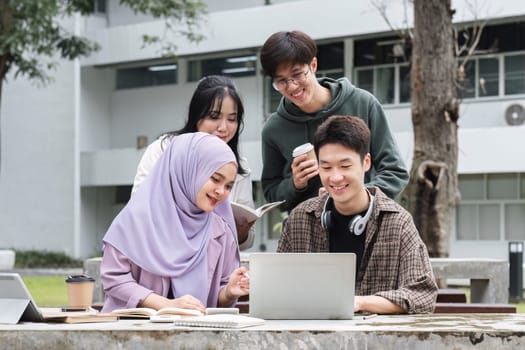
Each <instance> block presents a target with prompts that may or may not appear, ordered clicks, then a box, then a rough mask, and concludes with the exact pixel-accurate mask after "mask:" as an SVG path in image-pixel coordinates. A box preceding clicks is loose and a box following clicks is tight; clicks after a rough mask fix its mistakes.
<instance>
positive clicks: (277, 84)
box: [272, 67, 310, 91]
mask: <svg viewBox="0 0 525 350" xmlns="http://www.w3.org/2000/svg"><path fill="white" fill-rule="evenodd" d="M309 71H310V67H308V69H307V70H306V72H299V73H294V74H292V77H291V78H288V79H279V80H274V81H273V82H272V86H273V88H274V89H275V90H277V91H281V90H284V89H286V87H287V86H288V83H294V84H295V85H298V84H303V83H304V82H305V81H306V76H307V75H308V72H309Z"/></svg>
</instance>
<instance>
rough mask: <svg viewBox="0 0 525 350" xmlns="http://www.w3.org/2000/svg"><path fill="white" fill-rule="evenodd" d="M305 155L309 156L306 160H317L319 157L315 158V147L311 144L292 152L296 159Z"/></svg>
mask: <svg viewBox="0 0 525 350" xmlns="http://www.w3.org/2000/svg"><path fill="white" fill-rule="evenodd" d="M305 153H307V154H308V158H306V160H310V159H314V160H316V159H317V157H316V156H315V151H314V145H312V144H311V143H310V142H307V143H305V144H302V145H300V146H297V147H295V149H294V150H293V152H292V157H294V158H295V157H298V156H300V155H302V154H305Z"/></svg>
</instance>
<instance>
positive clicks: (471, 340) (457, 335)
mask: <svg viewBox="0 0 525 350" xmlns="http://www.w3.org/2000/svg"><path fill="white" fill-rule="evenodd" d="M524 335H525V315H523V314H455V315H451V314H447V315H400V316H376V317H373V318H369V319H366V320H364V319H362V318H361V319H356V320H348V321H319V320H308V321H300V320H287V321H286V320H274V321H267V323H266V324H265V325H263V326H257V327H250V328H244V329H226V330H224V329H223V330H221V329H211V328H184V327H175V326H173V325H170V324H158V323H151V322H149V321H147V320H122V321H118V322H112V323H91V324H76V325H67V324H46V323H25V324H18V325H0V344H1V348H3V349H37V348H38V349H42V348H45V349H48V348H49V349H97V350H99V349H104V350H112V349H168V348H170V349H186V350H189V349H279V350H286V349H347V350H353V349H356V350H357V349H408V350H410V349H425V350H427V349H429V350H432V349H452V348H454V349H476V350H483V349H487V350H494V349H498V350H506V349H524V348H525V337H524Z"/></svg>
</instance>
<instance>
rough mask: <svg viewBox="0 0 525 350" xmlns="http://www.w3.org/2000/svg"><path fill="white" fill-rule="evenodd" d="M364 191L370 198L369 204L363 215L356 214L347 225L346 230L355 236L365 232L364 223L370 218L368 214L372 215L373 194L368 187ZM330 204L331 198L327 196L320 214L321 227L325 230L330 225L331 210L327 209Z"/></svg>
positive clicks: (331, 204) (331, 203) (331, 202)
mask: <svg viewBox="0 0 525 350" xmlns="http://www.w3.org/2000/svg"><path fill="white" fill-rule="evenodd" d="M366 193H368V197H369V198H370V204H369V205H368V209H367V210H366V213H365V216H361V215H356V216H355V217H354V218H353V219H352V222H350V224H349V225H348V230H349V231H350V232H351V233H353V234H354V235H356V236H359V235H361V234H362V233H363V232H365V228H366V224H367V223H368V219H370V215H372V210H373V209H374V196H372V194H371V193H370V192H369V191H368V189H366ZM331 206H333V199H332V197H330V196H328V198H327V199H326V202H325V203H324V207H323V212H322V214H321V227H322V228H324V229H325V230H329V229H330V228H331V227H332V211H331V210H330V209H329V208H331Z"/></svg>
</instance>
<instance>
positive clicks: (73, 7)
mask: <svg viewBox="0 0 525 350" xmlns="http://www.w3.org/2000/svg"><path fill="white" fill-rule="evenodd" d="M94 3H95V2H94V1H93V0H0V84H1V82H2V80H3V79H4V78H5V76H6V74H7V72H8V71H9V70H10V69H15V77H17V76H20V75H21V76H25V77H26V78H28V79H29V80H36V81H37V82H41V83H43V84H45V83H47V82H49V81H50V80H52V79H51V77H50V75H49V74H48V70H49V69H53V68H54V67H55V66H56V62H54V60H55V59H56V58H57V55H59V56H60V57H61V58H64V59H68V60H73V59H76V58H79V57H82V56H88V55H89V54H91V53H92V52H94V51H97V50H99V49H100V46H99V45H98V44H97V43H95V42H93V41H90V40H88V39H86V38H84V37H80V36H77V35H75V34H74V33H71V32H70V31H68V30H66V28H65V27H64V26H63V25H62V24H61V23H64V22H63V21H66V20H68V17H70V16H71V15H73V14H74V13H80V14H82V15H89V14H91V13H93V11H94V10H95V8H94ZM120 4H121V5H124V6H128V7H129V8H131V9H132V10H133V11H134V12H135V13H143V14H146V15H150V16H153V17H154V18H159V19H163V20H164V21H165V25H166V30H165V31H164V36H163V37H160V36H154V35H144V38H143V41H144V43H145V44H162V45H163V46H162V49H161V50H162V54H163V55H173V53H174V50H175V49H176V46H175V45H174V44H173V41H172V40H173V36H171V34H175V35H182V36H184V37H186V38H188V40H190V41H200V40H202V39H203V36H202V35H201V34H199V33H198V32H197V29H198V27H199V24H200V22H201V21H203V19H204V17H203V16H204V15H205V14H206V12H207V11H206V5H205V4H204V3H203V2H202V1H201V0H155V1H153V0H120ZM169 34H170V35H169ZM0 86H1V85H0ZM0 91H1V90H0Z"/></svg>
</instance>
